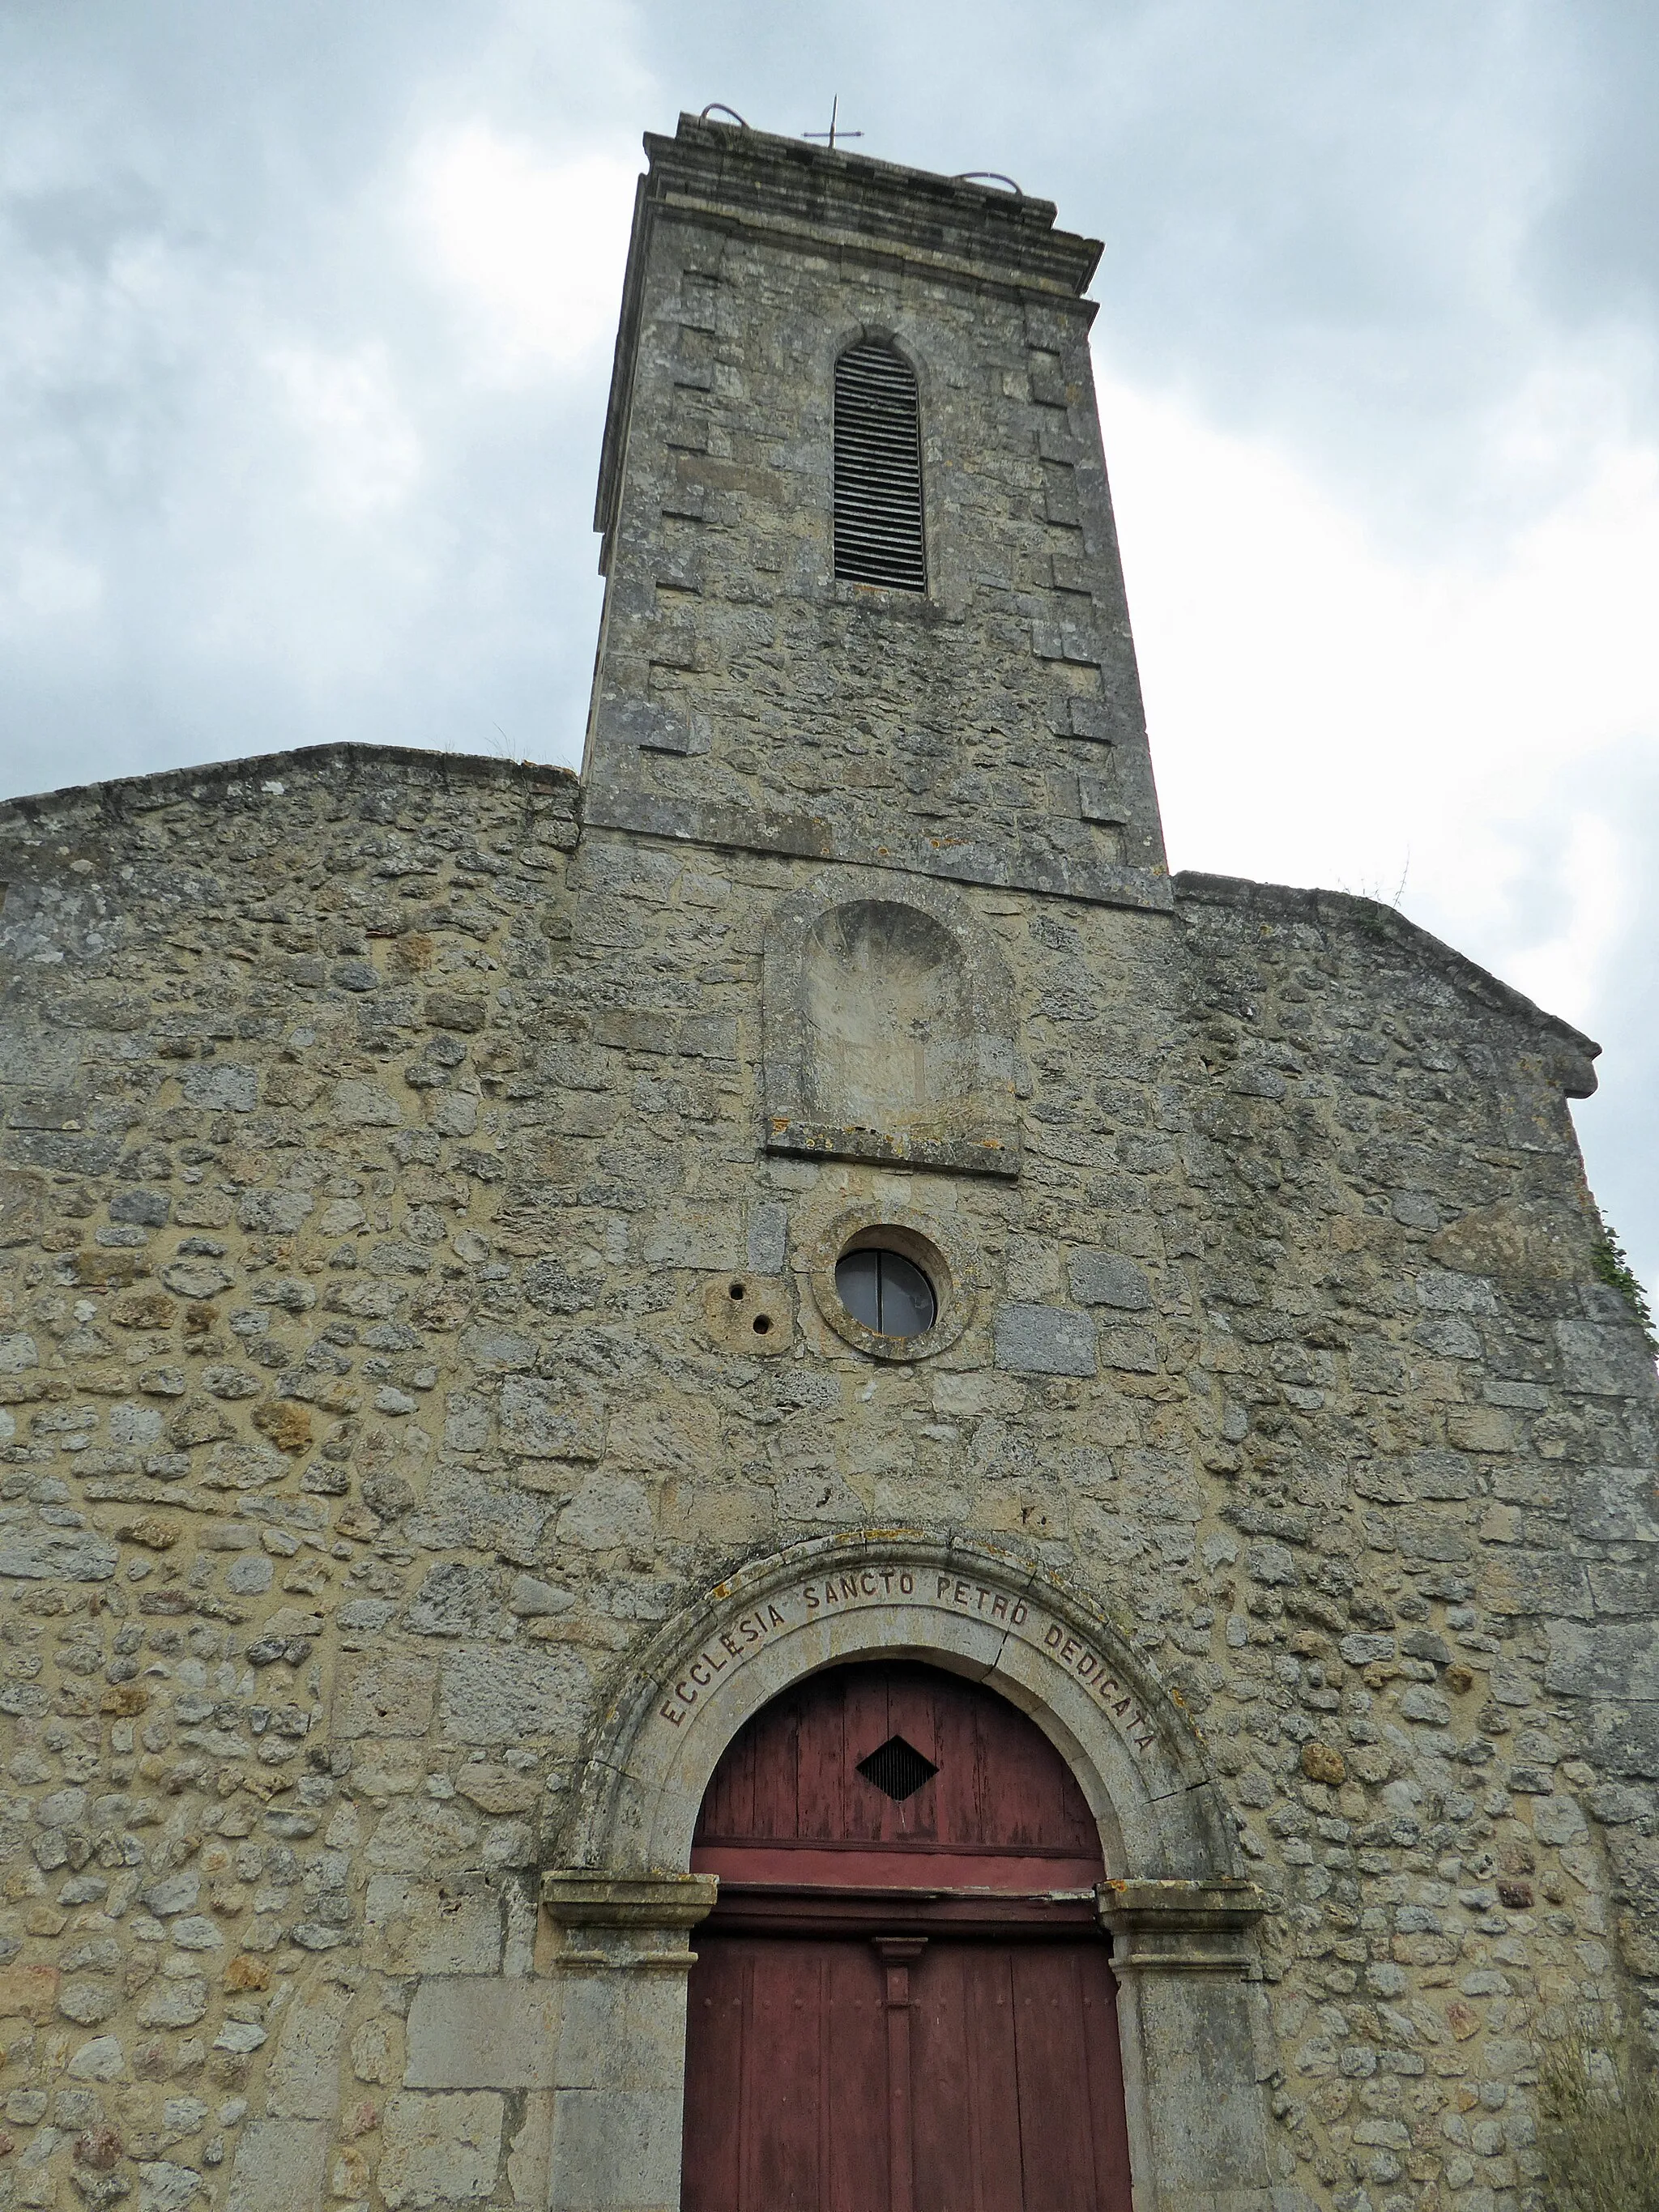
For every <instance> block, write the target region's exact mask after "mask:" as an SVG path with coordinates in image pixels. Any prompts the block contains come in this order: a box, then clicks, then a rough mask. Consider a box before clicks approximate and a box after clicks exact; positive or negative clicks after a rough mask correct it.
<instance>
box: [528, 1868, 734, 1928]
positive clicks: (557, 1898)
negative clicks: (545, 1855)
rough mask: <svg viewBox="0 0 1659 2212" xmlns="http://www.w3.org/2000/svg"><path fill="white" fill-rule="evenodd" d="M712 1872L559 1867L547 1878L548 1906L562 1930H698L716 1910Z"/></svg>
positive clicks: (716, 1888) (544, 1884) (715, 1882)
mask: <svg viewBox="0 0 1659 2212" xmlns="http://www.w3.org/2000/svg"><path fill="white" fill-rule="evenodd" d="M719 1889H720V1880H719V1877H718V1876H717V1875H712V1874H662V1875H612V1874H607V1873H605V1872H603V1871H601V1870H599V1869H592V1868H588V1867H553V1868H550V1869H548V1871H547V1872H546V1873H545V1874H544V1875H543V1876H542V1905H543V1906H544V1909H545V1911H546V1912H547V1915H548V1917H549V1918H550V1920H552V1921H554V1922H555V1923H556V1924H557V1925H558V1926H559V1927H561V1928H622V1929H640V1930H647V1929H659V1930H661V1931H662V1932H664V1933H668V1932H670V1931H671V1930H674V1929H688V1928H695V1927H696V1925H697V1923H698V1922H699V1921H700V1920H706V1919H707V1918H708V1915H709V1914H710V1913H711V1912H712V1911H714V1899H715V1895H716V1893H718V1891H719Z"/></svg>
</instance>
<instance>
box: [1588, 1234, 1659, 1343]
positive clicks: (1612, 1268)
mask: <svg viewBox="0 0 1659 2212" xmlns="http://www.w3.org/2000/svg"><path fill="white" fill-rule="evenodd" d="M1595 1218H1596V1221H1597V1223H1598V1224H1599V1225H1600V1228H1599V1233H1598V1235H1597V1237H1596V1240H1595V1272H1596V1274H1597V1275H1598V1276H1599V1277H1600V1279H1601V1281H1602V1282H1604V1283H1608V1284H1611V1285H1612V1286H1613V1289H1614V1290H1615V1291H1618V1292H1619V1293H1620V1296H1621V1297H1623V1299H1624V1301H1625V1303H1626V1305H1627V1306H1629V1308H1630V1310H1631V1311H1632V1313H1633V1314H1634V1315H1635V1316H1636V1318H1637V1320H1638V1322H1640V1323H1641V1325H1642V1334H1643V1335H1644V1337H1645V1338H1646V1340H1647V1346H1648V1350H1649V1351H1650V1352H1659V1334H1655V1331H1654V1325H1653V1310H1652V1308H1651V1307H1650V1305H1649V1304H1648V1294H1647V1292H1646V1291H1644V1289H1643V1288H1642V1280H1641V1278H1640V1276H1639V1275H1638V1273H1637V1272H1636V1270H1635V1269H1634V1267H1632V1266H1631V1263H1630V1261H1629V1260H1628V1258H1627V1257H1626V1253H1625V1248H1624V1246H1623V1245H1622V1244H1621V1243H1620V1242H1619V1239H1618V1237H1617V1236H1616V1235H1615V1234H1614V1232H1613V1228H1612V1226H1611V1225H1610V1224H1609V1222H1608V1220H1607V1216H1606V1215H1605V1214H1604V1213H1603V1212H1602V1211H1601V1207H1600V1206H1597V1207H1596V1209H1595Z"/></svg>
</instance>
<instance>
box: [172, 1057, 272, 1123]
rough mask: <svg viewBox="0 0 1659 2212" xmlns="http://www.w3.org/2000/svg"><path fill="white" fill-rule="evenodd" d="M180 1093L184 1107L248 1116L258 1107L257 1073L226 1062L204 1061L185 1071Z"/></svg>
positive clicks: (250, 1068)
mask: <svg viewBox="0 0 1659 2212" xmlns="http://www.w3.org/2000/svg"><path fill="white" fill-rule="evenodd" d="M179 1089H180V1091H182V1093H183V1095H184V1101H185V1105H186V1106H207V1107H211V1108H212V1109H214V1110H215V1111H216V1113H221V1114H251V1113H252V1111H253V1109H254V1108H255V1107H256V1106H257V1105H258V1103H259V1071H258V1068H255V1067H248V1066H239V1065H238V1064H237V1063H235V1062H234V1061H232V1060H207V1061H204V1062H202V1063H200V1064H198V1065H197V1066H195V1067H192V1068H191V1069H189V1070H188V1071H187V1073H185V1079H184V1081H183V1082H182V1083H181V1084H180V1085H179Z"/></svg>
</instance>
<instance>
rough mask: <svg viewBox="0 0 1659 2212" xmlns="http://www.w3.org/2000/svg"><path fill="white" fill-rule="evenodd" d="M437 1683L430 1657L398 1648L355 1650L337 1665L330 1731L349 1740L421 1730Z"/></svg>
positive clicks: (428, 1719) (420, 1732) (429, 1719)
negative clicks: (356, 1651) (335, 1690)
mask: <svg viewBox="0 0 1659 2212" xmlns="http://www.w3.org/2000/svg"><path fill="white" fill-rule="evenodd" d="M437 1685H438V1668H437V1662H436V1661H435V1660H433V1659H427V1658H422V1657H419V1656H409V1655H406V1654H404V1653H402V1652H397V1651H370V1652H365V1653H363V1654H362V1655H361V1656H356V1655H354V1656H352V1657H351V1658H350V1659H349V1660H348V1661H347V1662H345V1663H344V1664H343V1666H342V1668H341V1670H340V1683H339V1687H338V1689H337V1692H336V1693H335V1705H334V1729H335V1733H336V1734H337V1735H341V1736H343V1737H345V1738H347V1739H348V1740H349V1739H350V1738H353V1737H356V1736H398V1735H401V1736H411V1735H425V1734H426V1732H427V1730H428V1729H429V1728H430V1727H431V1725H432V1709H433V1705H434V1701H435V1697H436V1693H437Z"/></svg>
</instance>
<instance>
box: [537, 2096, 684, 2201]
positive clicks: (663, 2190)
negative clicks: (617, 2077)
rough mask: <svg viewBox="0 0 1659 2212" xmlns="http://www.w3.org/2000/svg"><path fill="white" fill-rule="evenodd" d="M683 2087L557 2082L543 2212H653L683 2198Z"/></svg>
mask: <svg viewBox="0 0 1659 2212" xmlns="http://www.w3.org/2000/svg"><path fill="white" fill-rule="evenodd" d="M681 2110H682V2108H681V2094H680V2089H679V2086H678V2083H675V2084H674V2085H673V2086H671V2087H670V2086H666V2085H665V2086H664V2087H661V2088H654V2089H575V2088H572V2089H561V2090H560V2091H559V2092H558V2093H557V2095H556V2098H555V2100H554V2105H553V2158H552V2167H553V2190H552V2196H551V2197H550V2202H549V2207H548V2212H647V2209H648V2212H655V2208H667V2207H670V2206H673V2205H677V2204H678V2203H679V2201H680V2141H681Z"/></svg>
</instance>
